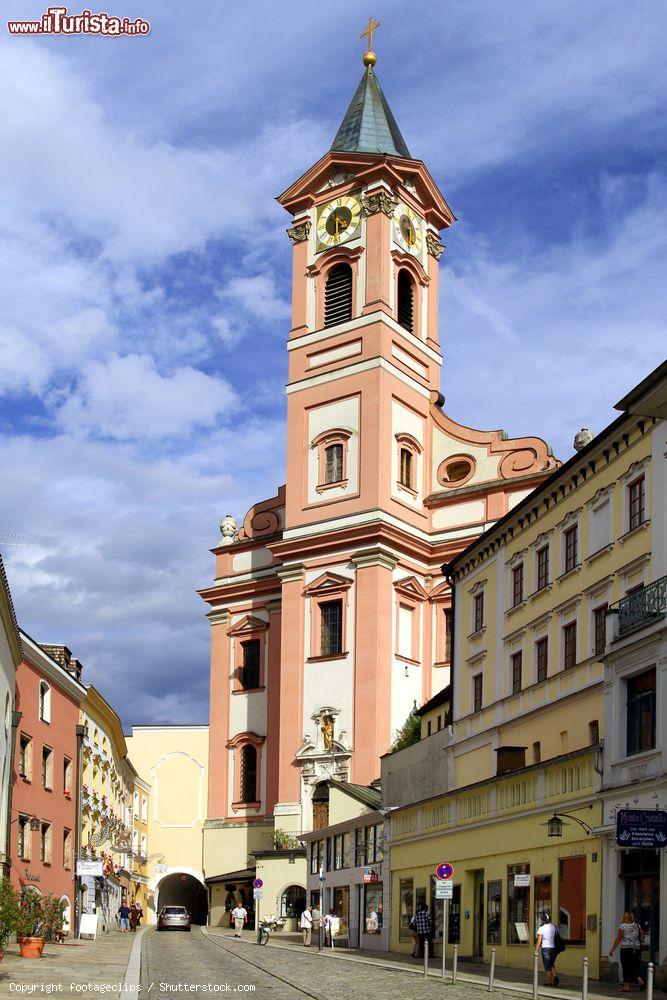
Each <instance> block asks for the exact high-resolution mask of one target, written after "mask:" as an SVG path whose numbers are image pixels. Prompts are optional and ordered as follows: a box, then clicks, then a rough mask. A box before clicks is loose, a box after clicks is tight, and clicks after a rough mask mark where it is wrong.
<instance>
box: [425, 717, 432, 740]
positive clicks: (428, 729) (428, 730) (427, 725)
mask: <svg viewBox="0 0 667 1000" xmlns="http://www.w3.org/2000/svg"><path fill="white" fill-rule="evenodd" d="M431 732H432V728H431V720H430V719H429V720H428V722H427V723H426V735H427V736H430V735H431Z"/></svg>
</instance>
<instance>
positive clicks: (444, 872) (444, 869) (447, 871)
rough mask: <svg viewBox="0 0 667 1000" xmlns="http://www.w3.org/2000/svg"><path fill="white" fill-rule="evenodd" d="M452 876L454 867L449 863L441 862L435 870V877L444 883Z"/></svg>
mask: <svg viewBox="0 0 667 1000" xmlns="http://www.w3.org/2000/svg"><path fill="white" fill-rule="evenodd" d="M453 876H454V865H452V864H450V863H449V861H441V862H440V864H439V865H438V867H437V868H436V870H435V877H436V878H440V879H443V880H444V881H445V882H446V881H448V879H450V878H453Z"/></svg>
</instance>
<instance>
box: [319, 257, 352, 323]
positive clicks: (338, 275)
mask: <svg viewBox="0 0 667 1000" xmlns="http://www.w3.org/2000/svg"><path fill="white" fill-rule="evenodd" d="M350 319H352V268H351V267H350V265H349V264H336V266H335V267H332V268H331V270H330V271H329V276H328V278H327V283H326V288H325V292H324V325H325V326H334V325H335V324H336V323H346V322H347V321H348V320H350Z"/></svg>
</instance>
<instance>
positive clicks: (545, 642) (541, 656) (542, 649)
mask: <svg viewBox="0 0 667 1000" xmlns="http://www.w3.org/2000/svg"><path fill="white" fill-rule="evenodd" d="M535 659H536V660H537V683H538V684H539V683H540V681H545V680H546V679H547V671H548V669H549V639H548V638H547V636H546V635H545V636H544V637H543V638H542V639H538V640H537V642H536V643H535Z"/></svg>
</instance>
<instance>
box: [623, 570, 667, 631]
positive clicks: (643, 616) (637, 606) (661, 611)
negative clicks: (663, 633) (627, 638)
mask: <svg viewBox="0 0 667 1000" xmlns="http://www.w3.org/2000/svg"><path fill="white" fill-rule="evenodd" d="M665 614H667V576H663V577H661V579H660V580H655V581H654V582H653V583H649V584H648V586H646V587H641V588H640V589H639V590H634V591H633V592H632V593H631V594H627V595H626V596H625V597H623V598H621V600H620V601H619V602H618V634H619V636H624V635H627V634H628V633H629V632H634V631H635V630H636V629H638V628H642V627H643V626H645V625H650V624H651V622H654V621H655V620H656V619H657V618H662V617H663V616H664V615H665Z"/></svg>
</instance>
